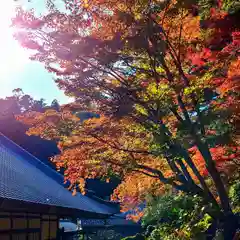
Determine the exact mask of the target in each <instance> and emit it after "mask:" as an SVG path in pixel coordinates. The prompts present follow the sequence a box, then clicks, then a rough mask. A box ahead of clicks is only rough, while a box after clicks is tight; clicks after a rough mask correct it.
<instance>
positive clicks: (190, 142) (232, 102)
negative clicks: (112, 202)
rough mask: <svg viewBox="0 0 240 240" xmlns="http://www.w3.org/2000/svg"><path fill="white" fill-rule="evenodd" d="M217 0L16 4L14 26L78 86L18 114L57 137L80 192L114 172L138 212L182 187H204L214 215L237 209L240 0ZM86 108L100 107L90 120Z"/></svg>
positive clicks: (38, 56) (64, 82) (66, 82)
mask: <svg viewBox="0 0 240 240" xmlns="http://www.w3.org/2000/svg"><path fill="white" fill-rule="evenodd" d="M216 2H217V3H216V4H215V3H212V1H202V0H200V1H178V0H171V1H160V0H159V1H158V0H155V1H150V2H149V1H144V0H143V1H137V0H131V1H126V2H122V1H115V0H114V1H112V0H106V1H98V0H92V1H90V0H89V1H84V2H82V4H81V2H80V1H79V2H78V1H77V2H76V1H67V2H66V11H63V12H61V11H60V10H58V9H57V6H54V5H52V4H51V5H50V7H49V12H48V13H47V14H46V15H43V16H40V17H38V16H36V15H35V14H34V12H33V11H29V12H26V11H23V10H22V9H18V12H17V16H16V18H15V19H14V21H13V23H14V24H15V26H17V27H18V28H20V29H21V30H19V31H18V32H17V33H16V38H17V39H18V40H19V41H20V42H21V44H22V45H23V46H24V47H26V48H28V49H32V50H33V55H32V57H31V59H33V60H37V61H40V62H42V63H44V64H45V67H46V69H47V70H48V71H50V72H54V73H55V74H56V79H55V81H56V83H57V84H58V86H59V88H61V89H63V90H64V91H65V93H66V94H67V95H69V96H72V97H74V98H75V103H74V104H70V105H66V106H64V107H62V108H61V111H56V110H48V111H45V112H44V113H40V112H36V111H35V112H29V113H27V114H24V115H22V116H19V120H21V121H23V122H25V123H28V124H29V125H31V126H32V128H30V130H29V134H36V135H40V136H42V137H44V138H47V139H56V140H57V141H58V142H59V149H60V150H61V154H60V155H58V156H56V157H55V158H54V159H53V161H54V162H55V163H56V164H57V166H59V167H62V166H64V167H65V168H66V179H70V181H71V183H72V188H73V189H74V190H73V191H74V192H75V189H76V188H77V187H79V188H80V189H81V190H82V192H84V180H85V179H88V178H103V179H105V180H106V181H108V179H109V178H111V177H112V176H114V177H118V178H120V179H122V183H121V184H120V185H119V186H118V187H117V189H116V191H115V192H114V194H113V198H114V199H118V200H120V201H121V202H122V204H123V205H122V206H123V209H124V210H126V209H133V208H135V211H136V213H137V214H138V216H141V213H139V212H140V210H139V209H138V206H139V204H140V203H142V202H144V201H146V197H147V195H148V194H153V195H157V194H160V193H161V192H166V191H169V190H171V189H175V190H174V191H182V192H185V193H186V194H189V195H197V196H199V197H201V198H202V199H203V202H204V203H205V204H206V205H209V204H210V205H211V209H212V211H210V212H209V214H210V215H211V216H212V217H219V218H220V219H222V218H227V219H228V217H229V216H231V217H232V219H234V217H233V216H234V215H233V213H232V209H231V206H230V203H229V198H228V194H227V188H228V183H229V181H232V179H235V178H237V177H238V173H239V160H240V159H239V156H240V155H239V147H238V143H239V135H238V133H239V128H238V127H239V124H238V123H239V68H238V66H239V64H240V59H239V46H240V40H239V36H240V32H239V24H238V22H237V17H238V16H239V11H238V8H237V6H238V2H237V1H231V2H229V1H216ZM209 6H210V7H209ZM233 10H234V11H233ZM79 111H87V112H93V113H95V114H98V115H99V116H100V117H99V118H93V119H90V120H88V121H80V119H79V115H78V112H79ZM232 170H235V171H233V173H232V174H231V176H230V175H229V172H230V171H232ZM223 176H226V177H223ZM226 179H227V180H226ZM229 179H230V180H229ZM225 224H226V225H227V221H225ZM233 226H234V224H232V227H233ZM225 227H226V228H229V226H225ZM233 228H234V227H233ZM228 234H229V233H228Z"/></svg>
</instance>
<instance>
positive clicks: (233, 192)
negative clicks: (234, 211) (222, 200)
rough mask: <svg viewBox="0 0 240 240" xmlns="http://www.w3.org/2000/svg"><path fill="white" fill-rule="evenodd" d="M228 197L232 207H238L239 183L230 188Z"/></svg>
mask: <svg viewBox="0 0 240 240" xmlns="http://www.w3.org/2000/svg"><path fill="white" fill-rule="evenodd" d="M229 197H230V199H231V201H232V204H233V205H235V206H240V181H237V182H236V183H234V184H233V185H232V186H231V187H230V189H229Z"/></svg>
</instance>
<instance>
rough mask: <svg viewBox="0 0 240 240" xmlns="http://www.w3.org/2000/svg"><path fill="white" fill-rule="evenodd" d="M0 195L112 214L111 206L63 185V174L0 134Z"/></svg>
mask: <svg viewBox="0 0 240 240" xmlns="http://www.w3.org/2000/svg"><path fill="white" fill-rule="evenodd" d="M0 180H1V181H0V197H1V198H7V199H15V200H21V201H25V202H30V203H39V204H47V205H51V206H57V207H65V208H73V209H77V210H81V211H87V212H94V213H98V214H112V213H114V211H116V210H115V209H114V208H112V207H110V206H107V205H105V204H101V203H98V202H96V201H94V200H92V199H90V198H88V197H86V196H83V195H81V194H80V193H78V194H77V195H76V196H74V197H73V196H72V194H71V192H69V191H68V190H67V189H65V188H64V187H63V185H62V184H60V183H59V181H61V182H63V177H62V175H60V174H59V173H58V172H56V171H55V170H53V169H51V168H50V167H49V166H47V165H45V164H44V163H42V162H41V161H40V160H38V159H36V158H35V157H34V156H33V155H31V154H30V153H28V152H26V151H25V150H24V149H22V148H21V147H20V146H18V145H16V144H15V143H13V142H12V141H11V140H9V139H8V138H6V137H5V136H3V135H0Z"/></svg>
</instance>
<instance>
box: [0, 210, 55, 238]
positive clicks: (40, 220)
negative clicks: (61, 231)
mask: <svg viewBox="0 0 240 240" xmlns="http://www.w3.org/2000/svg"><path fill="white" fill-rule="evenodd" d="M57 232H58V218H57V216H54V215H41V214H31V213H10V212H0V240H50V239H51V240H54V239H57Z"/></svg>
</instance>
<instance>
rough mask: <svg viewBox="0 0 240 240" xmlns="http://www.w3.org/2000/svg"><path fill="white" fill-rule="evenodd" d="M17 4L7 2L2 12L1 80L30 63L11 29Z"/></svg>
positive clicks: (0, 11) (10, 0)
mask: <svg viewBox="0 0 240 240" xmlns="http://www.w3.org/2000/svg"><path fill="white" fill-rule="evenodd" d="M14 11H15V4H14V1H13V0H8V1H5V5H4V6H3V7H2V8H1V10H0V33H1V37H0V78H1V79H3V77H4V81H7V79H6V77H7V75H8V74H11V73H12V72H13V71H19V70H21V69H22V68H23V66H24V65H25V64H26V62H27V61H28V56H27V53H26V51H25V50H24V49H22V48H21V47H20V45H19V44H18V43H17V41H16V40H15V39H14V38H13V29H12V28H11V27H10V25H11V18H12V17H13V16H14Z"/></svg>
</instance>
